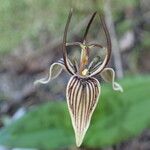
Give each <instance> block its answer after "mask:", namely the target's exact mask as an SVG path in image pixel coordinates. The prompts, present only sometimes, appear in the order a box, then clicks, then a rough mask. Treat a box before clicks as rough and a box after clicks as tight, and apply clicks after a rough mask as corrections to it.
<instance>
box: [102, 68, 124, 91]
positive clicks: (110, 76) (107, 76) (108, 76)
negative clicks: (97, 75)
mask: <svg viewBox="0 0 150 150" xmlns="http://www.w3.org/2000/svg"><path fill="white" fill-rule="evenodd" d="M101 77H102V78H103V79H104V80H105V81H106V82H110V83H112V88H113V89H114V90H115V91H120V92H123V88H122V86H121V85H120V84H119V83H117V82H115V71H114V70H113V69H112V68H105V69H104V70H103V71H102V72H101Z"/></svg>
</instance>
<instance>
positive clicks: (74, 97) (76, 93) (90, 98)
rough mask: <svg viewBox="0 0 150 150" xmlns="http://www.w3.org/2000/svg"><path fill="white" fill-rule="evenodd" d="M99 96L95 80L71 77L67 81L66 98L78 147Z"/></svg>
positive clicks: (98, 88) (97, 83)
mask: <svg viewBox="0 0 150 150" xmlns="http://www.w3.org/2000/svg"><path fill="white" fill-rule="evenodd" d="M99 95H100V83H99V82H98V80H97V79H95V78H93V77H89V78H81V77H79V76H72V77H71V79H70V80H69V83H68V85H67V91H66V97H67V104H68V108H69V112H70V116H71V121H72V125H73V128H74V131H75V137H76V144H77V146H78V147H79V146H80V145H81V144H82V141H83V138H84V136H85V133H86V131H87V129H88V127H89V124H90V121H91V116H92V114H93V112H94V110H95V107H96V105H97V102H98V99H99Z"/></svg>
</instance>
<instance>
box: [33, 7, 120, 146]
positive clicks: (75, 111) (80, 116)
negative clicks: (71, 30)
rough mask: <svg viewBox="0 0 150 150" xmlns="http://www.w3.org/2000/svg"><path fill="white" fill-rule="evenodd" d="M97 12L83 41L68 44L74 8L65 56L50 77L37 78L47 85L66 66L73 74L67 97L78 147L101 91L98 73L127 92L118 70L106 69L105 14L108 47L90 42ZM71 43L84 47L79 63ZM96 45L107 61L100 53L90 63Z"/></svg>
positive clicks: (65, 33)
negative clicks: (69, 50) (71, 52)
mask: <svg viewBox="0 0 150 150" xmlns="http://www.w3.org/2000/svg"><path fill="white" fill-rule="evenodd" d="M95 15H96V12H94V13H93V15H92V17H91V19H90V21H89V23H88V26H87V28H86V31H85V34H84V37H83V42H82V43H81V42H74V43H67V42H66V38H67V31H68V27H69V23H70V20H71V17H72V9H71V11H70V13H69V16H68V20H67V23H66V27H65V31H64V36H63V48H62V49H63V58H62V59H60V60H59V61H58V62H55V63H53V64H52V65H51V66H50V69H49V77H48V79H47V78H43V79H40V80H37V81H35V84H37V83H42V84H46V83H48V82H49V81H50V80H52V79H54V78H56V77H57V76H58V75H59V74H60V73H61V71H62V69H64V70H66V71H67V72H68V73H69V74H70V75H71V76H72V77H71V78H70V80H69V82H68V85H67V89H66V98H67V105H68V109H69V113H70V116H71V121H72V125H73V128H74V132H75V138H76V145H77V146H78V147H79V146H80V145H81V144H82V141H83V138H84V136H85V133H86V131H87V129H88V127H89V125H90V121H91V117H92V114H93V112H94V110H95V108H96V105H97V103H98V100H99V96H100V93H101V86H100V83H99V81H98V80H97V79H96V78H95V77H94V76H95V75H100V76H101V77H102V78H103V79H104V80H105V81H106V82H110V83H111V84H112V88H113V89H114V90H116V91H121V92H122V91H123V89H122V87H121V86H120V85H119V84H118V83H117V82H115V81H114V80H115V72H114V70H113V69H112V68H106V65H107V64H108V61H109V59H110V55H111V40H110V35H109V32H108V30H107V27H106V24H105V21H104V17H103V15H100V21H101V23H102V26H103V29H104V33H105V35H106V39H107V47H103V46H101V45H99V44H88V43H87V41H86V37H87V33H88V30H89V28H90V25H91V23H92V21H93V19H94V17H95ZM71 45H78V46H80V48H81V57H80V62H79V65H78V64H77V62H76V61H74V62H73V63H72V62H71V60H69V58H68V56H67V51H66V47H67V46H71ZM92 47H99V48H102V49H103V50H105V51H106V52H107V53H106V56H105V58H104V60H103V62H101V61H100V59H99V56H96V57H95V58H94V59H93V60H92V61H91V62H90V63H89V50H90V49H91V48H92Z"/></svg>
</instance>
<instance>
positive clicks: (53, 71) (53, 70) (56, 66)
mask: <svg viewBox="0 0 150 150" xmlns="http://www.w3.org/2000/svg"><path fill="white" fill-rule="evenodd" d="M62 69H65V66H64V62H63V60H62V59H60V60H59V61H58V62H55V63H53V64H52V65H51V66H50V69H49V75H48V78H47V77H46V78H42V79H39V80H36V81H35V82H34V84H39V83H41V84H47V83H48V82H50V80H52V79H55V78H56V77H57V76H58V75H59V74H60V73H61V71H62Z"/></svg>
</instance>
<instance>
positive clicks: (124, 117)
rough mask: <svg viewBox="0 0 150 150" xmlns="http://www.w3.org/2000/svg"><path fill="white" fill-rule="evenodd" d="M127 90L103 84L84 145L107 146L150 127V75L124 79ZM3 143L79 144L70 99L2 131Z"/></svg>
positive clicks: (48, 146) (0, 140)
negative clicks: (69, 109)
mask: <svg viewBox="0 0 150 150" xmlns="http://www.w3.org/2000/svg"><path fill="white" fill-rule="evenodd" d="M121 85H122V86H123V88H124V92H123V93H119V92H114V91H113V90H111V86H110V85H102V94H101V97H100V102H99V104H98V107H97V108H96V111H95V112H94V115H93V118H92V122H91V126H90V128H89V130H88V132H87V135H86V137H85V140H84V143H83V145H84V146H85V147H93V148H96V147H103V146H108V145H113V144H117V143H119V142H122V141H124V140H127V139H128V138H131V137H134V136H137V135H138V134H140V133H141V132H142V131H143V130H144V129H145V128H148V127H149V126H150V114H149V106H150V92H149V85H150V77H146V76H144V77H133V78H127V79H125V80H122V81H121ZM0 145H6V146H9V147H29V148H38V149H56V148H57V149H60V148H67V147H72V146H75V139H74V133H73V129H72V126H71V121H70V117H69V113H68V110H67V105H66V102H58V101H57V102H49V103H46V104H44V105H41V106H38V107H37V108H35V109H34V110H31V111H30V112H29V113H27V114H26V115H25V116H24V117H22V118H21V119H20V120H18V121H16V122H14V123H13V124H12V125H10V126H7V127H5V128H3V129H1V131H0Z"/></svg>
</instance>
